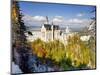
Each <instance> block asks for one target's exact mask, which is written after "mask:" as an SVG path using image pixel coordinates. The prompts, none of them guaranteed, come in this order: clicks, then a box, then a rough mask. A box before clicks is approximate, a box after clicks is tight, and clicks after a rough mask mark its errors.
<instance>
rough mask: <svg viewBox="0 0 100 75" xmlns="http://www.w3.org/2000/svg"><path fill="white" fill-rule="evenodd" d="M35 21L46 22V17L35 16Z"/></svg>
mask: <svg viewBox="0 0 100 75" xmlns="http://www.w3.org/2000/svg"><path fill="white" fill-rule="evenodd" d="M33 20H34V21H37V22H45V21H46V17H44V16H34V17H33Z"/></svg>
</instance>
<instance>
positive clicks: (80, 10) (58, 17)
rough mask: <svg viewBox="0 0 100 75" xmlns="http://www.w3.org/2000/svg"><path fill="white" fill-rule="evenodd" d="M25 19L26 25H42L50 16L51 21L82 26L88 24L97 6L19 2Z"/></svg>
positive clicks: (63, 24)
mask: <svg viewBox="0 0 100 75" xmlns="http://www.w3.org/2000/svg"><path fill="white" fill-rule="evenodd" d="M19 6H20V10H21V13H22V14H23V15H24V17H23V20H24V22H25V25H26V26H41V25H42V24H43V23H46V16H48V19H49V23H50V24H51V23H53V24H56V25H60V26H61V27H65V26H69V27H73V28H82V27H85V26H88V25H89V23H90V22H91V19H90V18H91V17H94V16H95V14H94V13H90V12H91V11H92V10H94V8H95V6H89V5H73V4H57V3H39V2H27V1H26V2H21V1H20V2H19Z"/></svg>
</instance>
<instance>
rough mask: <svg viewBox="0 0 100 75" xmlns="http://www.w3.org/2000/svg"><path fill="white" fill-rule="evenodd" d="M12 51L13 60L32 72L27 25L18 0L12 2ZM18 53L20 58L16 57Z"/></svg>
mask: <svg viewBox="0 0 100 75" xmlns="http://www.w3.org/2000/svg"><path fill="white" fill-rule="evenodd" d="M12 4H13V5H12V53H13V61H14V62H15V63H16V64H17V65H19V67H20V68H21V70H22V71H23V72H24V73H28V72H30V70H29V69H28V56H29V50H30V48H29V46H28V44H27V40H26V36H25V34H24V32H25V31H26V27H25V25H24V22H23V20H22V17H23V15H22V13H21V11H20V7H19V3H18V1H13V3H12ZM14 50H15V51H16V52H17V53H18V55H19V58H18V60H17V59H16V58H17V57H16V55H15V54H16V53H15V51H14Z"/></svg>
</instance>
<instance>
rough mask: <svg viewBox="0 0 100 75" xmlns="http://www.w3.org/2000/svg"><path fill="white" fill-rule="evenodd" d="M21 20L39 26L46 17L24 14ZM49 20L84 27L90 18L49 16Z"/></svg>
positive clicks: (57, 23) (64, 24)
mask: <svg viewBox="0 0 100 75" xmlns="http://www.w3.org/2000/svg"><path fill="white" fill-rule="evenodd" d="M23 20H24V23H25V25H26V26H37V25H38V26H41V24H43V23H45V22H46V17H44V16H29V15H25V16H24V17H23ZM49 22H50V24H51V23H52V22H53V24H55V25H60V26H66V25H68V26H70V27H85V26H88V25H89V24H90V22H91V20H89V19H79V18H71V19H64V18H63V17H62V16H55V17H54V18H49Z"/></svg>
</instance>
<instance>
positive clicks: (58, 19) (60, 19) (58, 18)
mask: <svg viewBox="0 0 100 75" xmlns="http://www.w3.org/2000/svg"><path fill="white" fill-rule="evenodd" d="M63 21H64V19H63V17H62V16H55V17H54V18H53V19H52V22H53V24H61V23H62V22H63Z"/></svg>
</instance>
